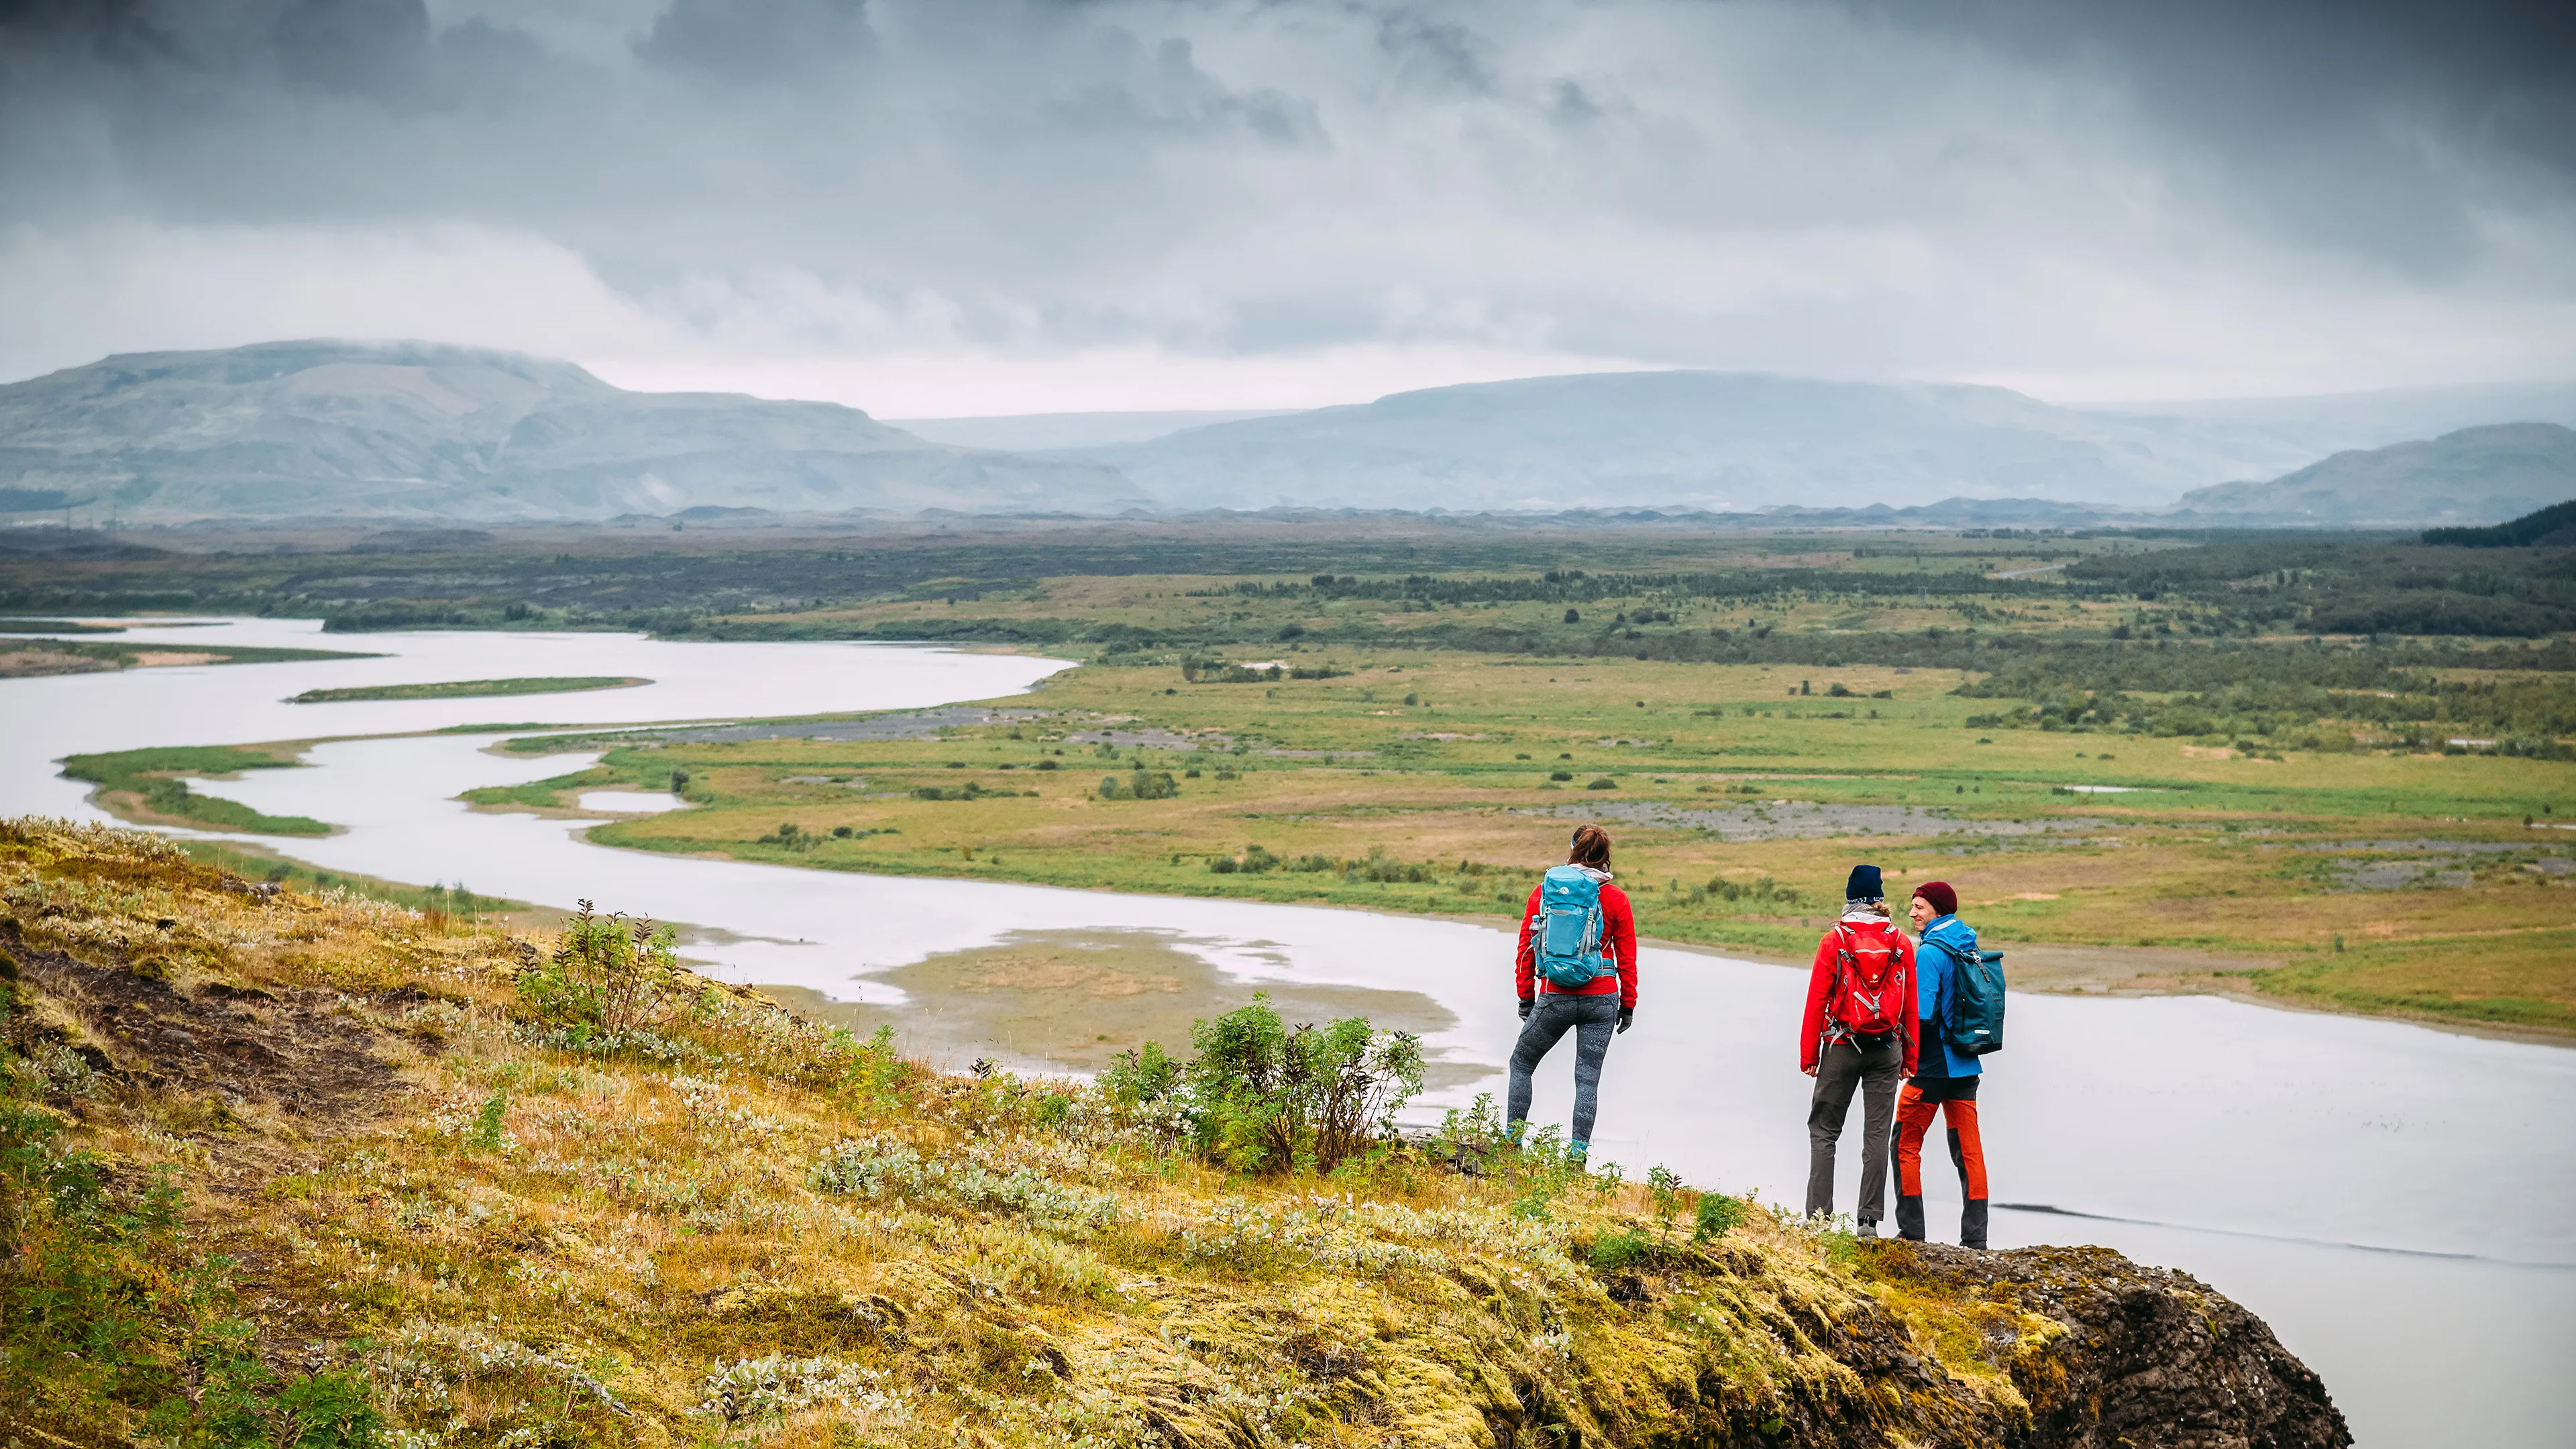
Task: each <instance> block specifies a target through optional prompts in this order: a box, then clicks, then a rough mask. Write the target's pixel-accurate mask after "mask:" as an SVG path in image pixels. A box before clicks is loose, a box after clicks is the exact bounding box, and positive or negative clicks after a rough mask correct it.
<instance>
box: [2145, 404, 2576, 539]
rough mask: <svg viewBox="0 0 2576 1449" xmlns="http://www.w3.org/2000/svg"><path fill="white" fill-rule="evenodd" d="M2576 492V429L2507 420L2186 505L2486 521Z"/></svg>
mask: <svg viewBox="0 0 2576 1449" xmlns="http://www.w3.org/2000/svg"><path fill="white" fill-rule="evenodd" d="M2571 498H2576V432H2571V431H2569V430H2568V429H2566V428H2563V427H2560V426H2558V425H2557V424H2556V423H2497V424H2493V425H2491V426H2488V427H2482V428H2462V429H2460V430H2459V431H2458V432H2455V433H2445V434H2443V435H2442V436H2440V437H2438V438H2431V439H2427V440H2424V441H2421V442H2410V443H2397V444H2394V445H2392V446H2389V447H2385V448H2372V449H2368V450H2358V449H2357V450H2354V451H2350V452H2343V453H2337V454H2335V455H2334V456H2333V457H2331V458H2327V459H2325V460H2324V461H2322V462H2318V463H2312V464H2310V465H2309V466H2307V467H2305V468H2301V469H2299V470H2298V471H2297V472H2295V473H2288V474H2284V475H2283V476H2281V477H2278V478H2275V479H2273V480H2272V481H2270V482H2268V483H2222V484H2220V485H2218V486H2217V487H2214V488H2198V489H2194V490H2193V491H2191V492H2189V493H2186V494H2184V495H2183V497H2182V506H2183V508H2185V509H2188V510H2191V511H2194V512H2199V513H2223V514H2236V515H2243V516H2245V517H2247V518H2248V519H2249V520H2250V519H2256V518H2259V519H2263V520H2266V521H2274V522H2285V523H2303V524H2321V525H2326V526H2330V527H2338V528H2356V527H2369V526H2372V525H2384V524H2400V525H2416V524H2426V523H2431V524H2483V523H2493V522H2496V521H2497V520H2500V519H2507V518H2514V517H2518V516H2520V515H2522V514H2525V513H2529V512H2531V511H2533V510H2534V509H2539V508H2546V507H2548V506H2549V505H2550V504H2553V503H2563V502H2566V501H2567V500H2569V499H2571Z"/></svg>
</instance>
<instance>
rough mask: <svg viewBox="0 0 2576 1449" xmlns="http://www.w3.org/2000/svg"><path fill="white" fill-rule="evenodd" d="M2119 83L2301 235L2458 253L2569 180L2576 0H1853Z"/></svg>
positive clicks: (2166, 138) (2341, 243) (2405, 257)
mask: <svg viewBox="0 0 2576 1449" xmlns="http://www.w3.org/2000/svg"><path fill="white" fill-rule="evenodd" d="M1856 9H1857V10H1858V12H1859V13H1861V14H1864V15H1868V16H1870V17H1872V18H1874V19H1876V20H1878V21H1880V22H1882V23H1885V24H1888V25H1891V26H1895V27H1900V28H1905V29H1911V30H1916V31H1919V32H1923V33H1926V34H1931V35H1943V36H1959V37H1966V38H1969V39H1971V40H1973V41H1974V42H1976V43H1977V44H1979V45H1980V46H1983V47H1985V48H1988V49H1990V50H1992V51H1993V52H1995V53H1997V54H1999V55H2004V56H2011V57H2019V58H2021V59H2023V60H2025V61H2027V62H2029V63H2031V64H2033V65H2036V66H2040V67H2045V68H2047V69H2050V70H2053V71H2057V72H2059V73H2062V74H2067V75H2070V76H2075V77H2081V78H2083V79H2085V80H2087V81H2090V82H2094V83H2098V84H2101V85H2104V86H2108V87H2114V88H2117V89H2118V91H2119V92H2120V93H2121V94H2122V95H2124V96H2126V97H2128V98H2129V99H2131V100H2132V101H2133V102H2134V104H2135V105H2136V106H2137V108H2138V110H2139V112H2140V114H2141V115H2142V117H2143V118H2145V120H2146V121H2147V122H2148V124H2149V125H2150V126H2152V128H2153V129H2154V132H2155V133H2156V135H2157V136H2158V138H2159V139H2160V140H2161V141H2163V142H2164V143H2165V144H2167V145H2169V146H2171V147H2173V148H2175V150H2176V151H2177V152H2178V153H2181V154H2184V155H2187V156H2189V157H2191V158H2192V159H2194V160H2196V161H2197V162H2199V163H2200V164H2201V165H2202V166H2204V167H2206V168H2207V173H2208V174H2209V175H2210V176H2212V177H2213V178H2215V179H2217V180H2218V181H2220V182H2222V183H2223V184H2225V185H2227V186H2228V187H2230V188H2231V190H2232V194H2233V199H2234V200H2235V201H2236V202H2237V203H2238V204H2241V205H2245V206H2248V207H2251V208H2254V209H2256V210H2257V211H2259V212H2260V213H2262V214H2263V215H2264V216H2265V217H2266V218H2267V219H2269V220H2270V221H2271V222H2272V223H2273V224H2274V225H2277V226H2279V227H2280V228H2282V229H2284V230H2286V231H2288V232H2290V233H2292V234H2294V235H2295V236H2297V237H2298V238H2299V239H2301V240H2304V241H2309V242H2314V243H2319V244H2324V245H2328V246H2334V247H2341V248H2352V249H2358V250H2363V251H2368V252H2373V253H2377V254H2381V255H2384V256H2386V257H2388V258H2390V259H2391V260H2394V261H2397V262H2400V263H2403V264H2405V265H2408V266H2413V267H2442V266H2448V265H2454V264H2457V263H2458V262H2460V261H2461V260H2462V259H2463V258H2464V256H2465V254H2466V253H2467V251H2468V249H2469V248H2470V247H2471V246H2472V245H2473V238H2472V236H2471V234H2470V231H2471V223H2470V215H2469V213H2470V211H2471V209H2472V208H2474V207H2477V206H2481V205H2498V204H2501V205H2508V206H2512V205H2521V204H2528V203H2530V202H2532V201H2535V200H2542V199H2547V200H2558V201H2563V200H2565V199H2566V198H2567V197H2568V195H2569V193H2570V186H2571V182H2576V6H2571V5H2568V4H2564V3H2553V4H2533V3H2523V0H2455V3H2444V4H2428V3H2423V0H2260V3H2244V0H2155V3H2152V4H2140V3H2130V0H1902V3H1887V0H1860V3H1859V4H1858V5H1857V6H1856Z"/></svg>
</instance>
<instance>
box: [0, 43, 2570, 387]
mask: <svg viewBox="0 0 2576 1449" xmlns="http://www.w3.org/2000/svg"><path fill="white" fill-rule="evenodd" d="M2571 9H2576V7H2569V6H2557V7H2545V6H2540V5H2530V6H2520V5H2501V4H2489V3H2478V0H2469V3H2459V0H2454V3H2448V4H2442V5H2431V4H2392V3H2388V0H2340V3H2328V0H2257V3H2244V0H2131V3H2085V0H1884V3H1873V0H1798V3H1736V0H1476V3H1441V0H1428V3H1398V0H1182V3H1169V0H1166V3H1127V0H1097V3H1080V0H428V3H427V4H425V5H424V3H423V0H106V3H73V0H0V378H19V377H25V376H30V375H34V374H36V373H40V372H44V371H48V370H51V369H53V368H57V367H63V366H69V365H75V364H78V363H83V362H88V361H92V360H95V359H96V358H98V357H100V356H102V355H105V354H107V353H110V352H120V351H141V350H147V349H159V348H189V347H217V346H227V345H232V344H237V343H243V342H252V341H259V340H265V339H271V338H281V337H301V336H353V337H393V336H403V337H426V338H437V339H443V340H449V341H456V342H466V343H480V344H489V345H494V346H502V347H511V348H517V349H522V350H527V351H533V352H541V353H547V354H552V355H558V356H563V357H569V358H572V359H574V360H576V361H579V362H581V363H584V364H585V365H588V366H590V367H592V368H593V369H594V370H596V371H598V372H599V373H600V374H602V375H603V376H605V377H607V378H609V379H610V380H611V381H615V382H619V383H622V384H625V385H627V386H634V387H650V388H670V387H705V388H718V389H725V390H739V391H748V392H756V393H761V394H764V395H768V396H775V397H818V398H832V399H836V400H839V401H843V402H848V403H852V404H854V405H857V406H860V407H865V408H867V409H869V410H870V411H872V412H875V413H878V414H879V415H882V416H893V417H903V416H930V415H955V414H976V413H1006V412H1032V411H1070V410H1083V409H1096V408H1112V409H1148V408H1185V407H1288V406H1308V405H1314V404H1321V403H1331V402H1346V401H1359V400H1365V399H1367V398H1370V397H1374V396H1378V395H1380V394H1383V393H1386V392H1389V391H1394V390H1398V389H1401V388H1406V387H1418V386H1428V385H1436V384H1440V383H1448V382H1459V381H1469V380H1476V379H1484V378H1496V377H1511V376H1524V375H1529V374H1532V373H1542V372H1568V371H1589V370H1601V369H1610V368H1634V367H1676V366H1688V367H1719V368H1748V369H1763V370H1772V371H1781V372H1793V373H1806V374H1815V375H1823V376H1834V377H1917V378H1947V379H1962V380H1977V381H1990V382H1999V383H2003V384H2006V385H2009V386H2015V387H2020V388H2022V389H2024V390H2026V391H2030V392H2034V393H2037V394H2039V395H2041V396H2044V397H2050V398H2056V399H2101V398H2138V397H2178V396H2202V395H2218V394H2249V393H2281V392H2306V391H2330V390H2340V389H2345V388H2356V387H2370V386H2383V385H2396V384H2409V383H2433V382H2451V381H2492V380H2502V379H2509V378H2533V377H2576V184H2571V183H2576V22H2570V21H2569V20H2567V19H2565V18H2562V17H2561V16H2560V15H2559V14H2558V12H2560V11H2565V10H2571Z"/></svg>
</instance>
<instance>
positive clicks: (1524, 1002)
mask: <svg viewBox="0 0 2576 1449" xmlns="http://www.w3.org/2000/svg"><path fill="white" fill-rule="evenodd" d="M1536 1005H1538V1003H1537V1002H1535V1001H1532V1000H1530V999H1529V998H1528V997H1526V996H1524V997H1522V998H1521V1020H1523V1021H1527V1020H1529V1014H1530V1008H1531V1007H1533V1006H1536Z"/></svg>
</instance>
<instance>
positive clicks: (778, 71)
mask: <svg viewBox="0 0 2576 1449" xmlns="http://www.w3.org/2000/svg"><path fill="white" fill-rule="evenodd" d="M870 39H871V36H870V33H869V30H868V12H867V6H866V5H865V4H864V3H863V0H775V3H770V4H758V5H743V4H737V3H730V0H673V3H672V5H671V8H670V9H669V10H666V11H664V12H663V13H662V14H661V15H660V16H659V17H657V18H656V19H655V20H654V21H653V28H652V30H651V31H649V32H648V33H647V34H646V35H645V36H644V38H643V39H642V40H641V41H639V42H637V43H636V46H635V53H636V55H637V56H639V57H641V58H642V59H643V60H645V61H646V62H648V63H650V64H654V65H666V66H670V67H673V68H675V69H681V70H701V71H706V72H709V73H711V74H715V75H720V76H723V77H725V78H727V79H729V80H733V81H738V82H742V83H746V84H751V85H758V84H761V83H762V82H765V81H775V80H779V79H782V78H785V77H791V76H803V75H810V74H813V73H815V72H817V71H828V70H830V69H832V68H834V67H836V66H840V65H844V64H847V63H849V62H851V61H854V60H856V59H858V58H859V57H861V56H863V55H865V54H866V53H867V52H868V49H869V42H870Z"/></svg>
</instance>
